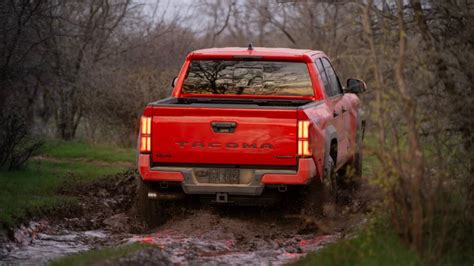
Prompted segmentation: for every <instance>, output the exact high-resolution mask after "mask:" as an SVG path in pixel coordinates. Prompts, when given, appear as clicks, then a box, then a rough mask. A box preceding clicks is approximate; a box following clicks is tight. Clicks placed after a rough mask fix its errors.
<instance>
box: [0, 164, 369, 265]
mask: <svg viewBox="0 0 474 266" xmlns="http://www.w3.org/2000/svg"><path fill="white" fill-rule="evenodd" d="M136 177H137V174H136V172H135V171H134V170H129V171H127V172H126V173H122V174H118V175H114V176H108V177H106V178H104V179H102V180H101V181H99V182H95V183H93V184H83V183H79V182H77V181H74V180H73V179H72V180H71V181H70V182H71V183H70V184H66V185H65V186H64V189H63V190H62V191H61V193H62V194H64V195H67V196H74V197H76V198H78V204H76V205H75V206H73V207H68V208H61V209H58V210H55V211H52V212H50V213H48V214H47V215H46V216H45V217H37V218H35V219H33V220H32V221H31V222H30V223H28V224H25V225H22V226H20V227H19V228H15V229H12V230H10V231H9V232H8V234H7V235H0V245H1V247H0V262H4V263H13V264H45V263H47V262H48V261H51V260H53V259H56V258H58V257H61V256H64V255H68V254H72V253H77V252H81V251H86V250H91V249H99V248H103V247H110V246H117V245H123V244H127V243H133V242H140V243H147V244H150V247H149V248H146V249H143V250H139V251H135V252H133V253H131V254H129V255H128V256H126V257H124V258H120V259H116V260H113V261H104V262H101V263H99V264H105V265H109V264H110V265H112V264H114V265H115V264H120V265H128V264H138V263H140V264H154V263H156V262H162V263H163V264H202V263H206V264H222V263H226V264H267V265H268V264H284V263H288V262H291V261H294V260H297V259H298V258H301V257H302V256H304V255H305V254H307V253H308V252H310V251H315V250H318V249H320V248H322V247H324V246H325V245H327V244H328V243H332V242H335V241H337V240H338V239H341V238H345V237H347V236H350V235H351V234H353V233H354V231H355V229H356V228H357V227H359V226H360V225H361V224H363V223H364V222H365V220H366V213H367V212H368V211H370V205H371V202H373V201H374V198H376V197H377V196H376V195H377V193H376V191H375V190H374V188H372V187H370V186H368V185H366V184H363V185H362V187H361V189H360V190H358V191H357V192H355V193H350V192H347V193H346V195H345V199H346V200H345V202H344V203H343V204H337V205H335V204H328V205H326V206H325V207H324V213H323V215H322V216H320V217H308V216H303V215H299V214H294V213H290V212H288V211H287V210H283V209H282V208H279V207H278V206H275V207H267V208H262V207H237V206H225V207H223V206H209V205H204V206H193V207H188V206H180V205H177V206H176V207H175V208H174V209H173V210H172V211H173V215H172V216H171V218H170V219H168V220H167V221H166V222H165V223H164V224H162V225H159V226H156V227H153V228H149V227H148V226H147V225H146V224H144V223H142V222H140V219H139V218H138V217H137V215H136V213H137V212H136V210H135V204H134V202H135V191H136V187H135V178H136Z"/></svg>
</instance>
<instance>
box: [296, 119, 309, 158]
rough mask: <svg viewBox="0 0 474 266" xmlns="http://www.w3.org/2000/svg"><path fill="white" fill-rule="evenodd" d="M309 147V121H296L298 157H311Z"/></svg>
mask: <svg viewBox="0 0 474 266" xmlns="http://www.w3.org/2000/svg"><path fill="white" fill-rule="evenodd" d="M311 155H312V152H311V146H310V139H309V121H308V120H301V121H298V156H300V157H311Z"/></svg>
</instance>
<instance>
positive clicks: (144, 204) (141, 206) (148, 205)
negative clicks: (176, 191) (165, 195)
mask: <svg viewBox="0 0 474 266" xmlns="http://www.w3.org/2000/svg"><path fill="white" fill-rule="evenodd" d="M151 191H153V189H152V184H150V183H148V182H144V181H143V180H142V179H141V177H138V178H137V201H136V206H135V208H136V211H137V215H138V217H139V218H140V219H142V221H143V222H145V223H146V224H147V225H148V226H154V225H157V224H160V223H161V222H162V221H163V220H164V213H163V208H161V205H160V202H159V201H158V200H156V199H149V198H148V192H151Z"/></svg>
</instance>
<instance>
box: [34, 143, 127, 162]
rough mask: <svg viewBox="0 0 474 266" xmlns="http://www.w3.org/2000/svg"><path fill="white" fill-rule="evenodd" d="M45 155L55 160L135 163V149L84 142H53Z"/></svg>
mask: <svg viewBox="0 0 474 266" xmlns="http://www.w3.org/2000/svg"><path fill="white" fill-rule="evenodd" d="M43 155H45V156H48V157H55V158H69V159H85V160H90V161H94V160H95V161H106V162H119V161H133V158H135V151H134V149H124V148H117V147H112V146H107V145H94V146H92V145H88V144H86V143H83V142H78V141H73V142H64V141H53V142H48V143H46V145H45V147H44V149H43Z"/></svg>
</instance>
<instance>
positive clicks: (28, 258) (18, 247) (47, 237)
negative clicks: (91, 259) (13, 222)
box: [0, 221, 110, 265]
mask: <svg viewBox="0 0 474 266" xmlns="http://www.w3.org/2000/svg"><path fill="white" fill-rule="evenodd" d="M109 236H110V235H109V233H107V232H106V231H104V230H91V231H82V232H76V231H69V230H65V229H61V228H58V227H54V226H49V225H48V223H47V222H45V221H39V222H30V223H29V225H28V226H22V227H21V228H19V229H18V230H16V231H15V233H14V241H12V242H8V243H2V247H1V249H0V264H3V263H5V264H21V265H43V264H46V263H47V262H48V261H50V260H53V259H56V258H59V257H61V256H65V255H68V254H72V253H77V252H81V251H86V250H89V249H91V248H94V247H96V246H98V245H100V244H102V243H104V241H106V240H107V238H108V237H109Z"/></svg>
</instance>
